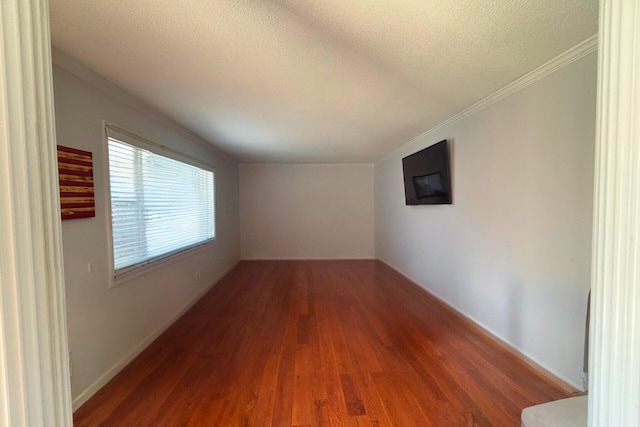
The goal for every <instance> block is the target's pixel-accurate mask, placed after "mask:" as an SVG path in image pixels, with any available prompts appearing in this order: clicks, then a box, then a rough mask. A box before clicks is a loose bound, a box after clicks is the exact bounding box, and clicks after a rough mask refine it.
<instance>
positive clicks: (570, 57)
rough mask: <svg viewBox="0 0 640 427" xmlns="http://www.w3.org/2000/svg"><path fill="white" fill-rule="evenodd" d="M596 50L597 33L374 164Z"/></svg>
mask: <svg viewBox="0 0 640 427" xmlns="http://www.w3.org/2000/svg"><path fill="white" fill-rule="evenodd" d="M596 50H598V35H597V34H595V35H593V36H591V37H589V38H588V39H586V40H585V41H583V42H582V43H579V44H577V45H576V46H574V47H572V48H571V49H569V50H567V51H566V52H564V53H561V54H560V55H558V56H556V57H555V58H553V59H552V60H551V61H549V62H547V63H546V64H543V65H541V66H539V67H538V68H536V69H535V70H533V71H531V72H529V73H527V74H525V75H524V76H522V77H520V78H518V79H516V80H514V81H513V82H511V83H509V84H508V85H506V86H505V87H503V88H502V89H499V90H497V91H496V92H494V93H492V94H491V95H489V96H487V97H485V98H483V99H481V100H480V101H478V102H476V103H475V104H473V105H472V106H470V107H468V108H465V109H464V110H462V111H461V112H459V113H458V114H456V115H454V116H453V117H451V118H449V119H447V120H445V121H444V122H442V123H440V124H439V125H436V126H434V127H432V128H431V129H429V130H427V131H426V132H423V133H421V134H420V135H418V136H416V137H415V138H413V139H412V140H410V141H408V142H406V143H405V144H402V145H401V146H400V147H397V148H396V149H394V150H392V151H390V152H389V153H387V154H386V155H384V156H383V157H382V158H380V159H379V160H377V161H376V162H374V163H375V164H377V163H380V162H382V161H383V160H385V159H386V158H388V157H389V156H391V155H393V154H394V153H396V152H397V151H399V150H402V149H403V148H406V147H409V146H411V145H412V144H414V143H416V142H417V141H419V140H421V139H423V138H425V137H427V136H429V135H431V134H433V133H435V132H437V131H439V130H440V129H443V128H446V127H447V126H451V125H452V124H454V123H456V122H459V121H460V120H462V119H464V118H466V117H469V116H470V115H472V114H474V113H477V112H478V111H481V110H484V109H485V108H487V107H489V106H491V105H493V104H496V103H497V102H499V101H501V100H503V99H505V98H507V97H509V96H511V95H513V94H514V93H516V92H519V91H521V90H522V89H524V88H526V87H528V86H531V85H532V84H534V83H535V82H537V81H539V80H542V79H543V78H545V77H547V76H548V75H550V74H552V73H555V72H556V71H558V70H560V69H562V68H564V67H566V66H567V65H569V64H571V63H572V62H575V61H577V60H578V59H580V58H583V57H584V56H586V55H588V54H590V53H592V52H595V51H596Z"/></svg>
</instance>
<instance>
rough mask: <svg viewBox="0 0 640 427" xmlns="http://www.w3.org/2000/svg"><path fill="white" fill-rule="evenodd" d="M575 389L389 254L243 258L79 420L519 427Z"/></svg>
mask: <svg viewBox="0 0 640 427" xmlns="http://www.w3.org/2000/svg"><path fill="white" fill-rule="evenodd" d="M570 392H571V391H570V390H568V389H566V388H565V389H563V388H562V387H560V385H559V384H557V383H554V382H552V381H550V380H549V379H548V378H544V377H543V376H541V375H540V373H539V372H537V371H536V370H534V369H533V368H532V367H530V366H529V365H527V364H526V363H524V362H523V361H521V360H520V359H519V358H518V357H516V356H515V355H514V354H512V353H511V352H509V351H507V350H506V349H504V348H503V347H501V346H500V345H498V344H497V343H496V342H495V341H494V340H493V339H492V338H490V337H488V336H487V335H485V334H484V333H483V332H482V331H480V330H479V329H477V328H476V327H473V326H472V325H470V324H469V323H468V322H467V321H466V320H463V319H462V318H460V317H459V316H458V315H457V314H455V313H453V312H452V311H451V310H450V309H448V308H447V307H445V306H443V305H442V304H441V303H440V302H438V301H437V300H435V299H434V298H432V297H431V296H430V295H429V294H427V293H426V292H424V291H423V290H422V289H420V288H419V287H417V286H416V285H415V284H413V283H411V282H409V281H408V280H407V279H405V278H404V277H402V276H401V275H399V274H398V273H396V272H395V271H394V270H392V269H391V268H389V267H388V266H386V265H385V264H383V263H381V262H379V261H244V262H241V263H240V264H239V265H238V266H237V267H236V268H235V269H234V270H233V271H232V272H231V273H229V275H227V276H226V277H225V278H224V279H223V280H222V281H221V282H220V283H218V284H217V285H216V286H215V287H214V288H213V289H212V290H211V291H210V292H209V293H208V294H207V295H205V296H204V297H203V298H202V299H201V300H200V301H199V302H198V303H197V304H196V305H195V306H194V307H193V309H192V310H190V311H189V312H188V313H187V314H185V316H183V317H182V318H181V319H180V320H178V321H177V322H176V323H175V324H174V325H172V326H171V327H170V328H169V329H168V330H167V331H166V332H165V333H164V334H163V335H162V336H160V337H159V338H158V339H157V340H156V341H154V342H153V343H152V344H151V345H150V346H149V347H148V348H147V349H146V350H145V351H144V352H143V353H142V354H141V355H140V356H139V357H137V358H136V359H135V360H134V361H133V362H132V363H131V364H130V365H129V366H127V367H126V368H125V369H124V370H123V371H121V372H120V373H119V374H118V375H117V376H116V377H115V378H114V379H113V380H112V381H111V382H109V383H108V384H107V385H106V386H105V387H104V388H102V389H101V390H100V391H99V392H98V393H96V394H95V395H94V396H93V397H92V398H91V399H90V400H89V401H88V402H87V403H85V404H84V405H83V406H82V407H81V408H79V409H78V410H77V411H76V413H75V414H74V422H75V425H77V426H97V425H105V426H187V425H188V426H271V425H273V426H300V427H301V426H403V427H404V426H420V427H428V426H433V427H450V426H519V425H520V412H521V410H522V409H523V408H525V407H527V406H530V405H533V404H537V403H542V402H546V401H549V400H553V399H559V398H563V397H567V396H568V395H569V394H570Z"/></svg>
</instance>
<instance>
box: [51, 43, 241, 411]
mask: <svg viewBox="0 0 640 427" xmlns="http://www.w3.org/2000/svg"><path fill="white" fill-rule="evenodd" d="M58 56H59V57H60V55H58ZM62 58H63V59H65V61H64V62H65V64H68V63H69V58H68V57H64V56H63V57H62ZM79 69H82V67H79ZM98 82H99V83H100V81H99V80H98ZM101 83H104V82H103V81H102V82H101ZM103 87H107V88H108V87H109V85H108V84H104V85H103ZM113 90H114V91H116V92H117V88H114V89H113ZM54 91H55V108H56V127H57V140H58V144H60V145H65V146H69V147H74V148H79V149H82V150H87V151H91V152H92V153H93V161H94V179H95V195H96V217H95V218H90V219H78V220H69V221H63V224H62V231H63V246H64V268H65V279H66V304H67V326H68V333H69V345H70V350H71V351H72V352H73V355H72V363H73V377H72V378H71V386H72V394H73V397H74V406H75V407H77V406H78V404H79V403H81V402H82V401H83V400H84V399H86V398H87V397H89V396H90V395H91V394H92V393H93V392H95V391H96V390H97V389H98V388H99V387H100V386H101V385H102V384H103V383H104V381H105V380H106V379H108V378H109V377H110V376H111V375H113V374H114V373H115V372H117V370H118V369H120V368H121V367H122V366H123V364H124V363H125V362H127V361H128V360H129V359H130V358H131V357H132V356H133V355H135V354H136V353H137V352H138V351H140V350H142V349H143V348H144V347H145V346H146V344H148V343H149V340H150V339H151V338H153V337H155V335H156V334H157V333H158V332H159V331H161V330H162V329H163V328H164V327H166V326H167V325H168V323H170V322H172V321H173V320H175V316H176V315H178V314H180V313H181V312H182V310H183V309H184V308H185V307H187V306H188V305H189V304H191V303H192V302H194V300H195V299H197V298H198V297H199V296H200V294H201V293H202V292H203V291H205V290H206V289H207V288H208V287H209V286H210V285H211V284H212V283H214V282H215V281H217V280H218V279H219V278H220V277H221V276H222V275H223V274H224V273H225V272H227V271H228V270H229V269H230V268H231V267H232V266H233V265H234V264H235V263H236V262H237V260H238V259H239V255H240V245H239V223H238V217H239V212H238V166H237V164H236V163H235V162H234V161H233V160H231V159H229V158H228V157H226V156H224V155H221V154H220V153H219V152H217V151H216V150H214V149H213V148H211V147H210V146H208V145H207V144H205V143H203V142H197V141H195V139H194V138H188V137H187V136H185V135H184V134H182V133H178V132H176V131H175V130H171V129H169V128H168V127H167V126H165V125H163V124H161V123H159V122H158V121H156V120H154V119H152V118H150V117H149V116H148V115H146V114H143V113H141V112H140V111H138V110H137V109H135V108H132V106H130V105H128V104H125V103H123V102H121V101H119V100H117V99H115V98H113V97H111V96H109V95H107V94H106V93H105V92H104V91H101V90H99V89H97V88H96V86H95V85H91V84H89V83H87V82H86V81H85V80H81V79H80V78H78V77H76V76H75V75H73V74H71V73H70V72H68V71H66V70H64V69H62V68H60V67H59V66H54ZM102 120H108V121H110V122H112V123H114V124H116V125H118V126H120V127H122V128H124V129H127V130H129V131H131V132H134V133H136V134H138V135H140V136H143V137H146V138H148V139H150V140H153V141H155V142H158V143H160V144H163V145H166V146H168V147H170V148H173V149H176V150H179V151H181V152H183V153H185V154H188V155H190V156H193V157H196V158H198V159H201V160H202V161H204V162H207V163H209V164H211V165H213V166H215V167H216V204H217V206H216V225H217V227H216V233H217V235H216V241H215V242H214V243H213V244H212V245H211V246H210V247H208V248H207V249H205V250H200V251H198V252H196V253H194V254H191V255H189V256H187V257H185V258H183V259H180V260H178V261H176V262H173V263H171V264H169V265H165V266H163V267H161V268H159V269H157V270H154V271H151V272H148V273H146V274H144V275H142V276H140V277H138V278H136V279H133V280H131V281H129V282H127V283H124V284H122V285H120V286H117V287H115V288H109V287H108V286H109V279H110V277H109V275H110V273H109V272H110V266H109V265H108V259H109V257H108V251H109V246H108V242H109V239H110V236H109V234H108V233H109V232H108V218H107V203H106V201H107V200H106V198H107V194H106V190H105V179H108V178H107V175H106V174H107V171H106V158H105V150H104V141H103V139H102V138H103V137H102ZM90 263H91V264H93V265H94V268H95V270H94V272H92V273H90V272H89V271H88V264H90ZM195 271H199V273H200V275H201V278H200V279H199V280H198V279H196V278H195Z"/></svg>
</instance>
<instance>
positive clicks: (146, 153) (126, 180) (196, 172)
mask: <svg viewBox="0 0 640 427" xmlns="http://www.w3.org/2000/svg"><path fill="white" fill-rule="evenodd" d="M106 131H107V143H108V151H109V183H110V193H111V229H112V238H113V267H114V277H115V278H116V279H117V278H118V277H122V276H123V275H126V274H128V273H130V272H132V271H133V270H136V269H138V268H140V267H142V266H145V265H147V264H150V263H152V262H155V261H158V260H160V259H163V258H166V257H168V256H170V255H173V254H176V253H178V252H181V251H184V250H186V249H189V248H193V247H196V246H199V245H203V244H205V243H207V242H210V241H212V240H213V239H214V237H215V217H214V215H215V213H214V172H213V171H212V170H210V168H204V167H201V166H198V165H196V163H197V162H196V161H195V160H192V159H189V158H187V157H186V156H182V155H179V154H177V153H174V152H172V151H171V150H168V149H166V148H164V147H161V146H158V145H156V144H153V143H150V142H148V141H145V140H142V139H141V138H139V137H135V136H134V135H130V134H128V133H126V132H124V131H122V130H120V129H117V128H115V127H114V126H112V125H107V126H106Z"/></svg>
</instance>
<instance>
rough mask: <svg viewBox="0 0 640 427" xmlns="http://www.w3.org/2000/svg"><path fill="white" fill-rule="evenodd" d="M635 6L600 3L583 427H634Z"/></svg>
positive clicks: (638, 8)
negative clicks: (586, 416) (586, 405)
mask: <svg viewBox="0 0 640 427" xmlns="http://www.w3.org/2000/svg"><path fill="white" fill-rule="evenodd" d="M639 39H640V2H639V1H637V0H601V1H600V39H599V41H598V42H599V47H600V57H599V58H598V101H597V120H596V159H595V180H594V212H593V214H594V218H593V219H594V220H593V252H592V263H591V264H592V273H591V290H592V293H591V296H592V299H591V302H592V306H591V307H592V310H591V325H590V326H591V328H590V329H591V342H590V345H589V366H590V367H591V371H592V374H591V379H590V383H591V390H590V393H589V426H590V427H605V426H621V427H622V426H638V425H640V405H639V403H640V363H638V361H639V360H640V322H638V320H640V256H639V255H640V242H639V241H638V234H639V231H640V90H638V89H639V87H640V44H639V43H638V40H639Z"/></svg>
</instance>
